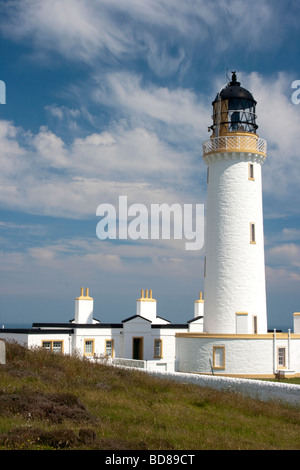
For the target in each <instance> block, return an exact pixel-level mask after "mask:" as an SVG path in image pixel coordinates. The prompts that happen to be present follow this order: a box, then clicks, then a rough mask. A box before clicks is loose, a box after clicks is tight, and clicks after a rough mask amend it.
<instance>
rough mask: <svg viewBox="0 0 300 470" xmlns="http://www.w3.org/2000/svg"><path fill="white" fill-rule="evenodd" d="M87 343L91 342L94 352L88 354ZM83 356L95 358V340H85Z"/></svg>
mask: <svg viewBox="0 0 300 470" xmlns="http://www.w3.org/2000/svg"><path fill="white" fill-rule="evenodd" d="M87 342H91V344H92V352H87V348H86V345H87ZM83 354H84V355H85V356H94V354H95V340H94V339H93V338H84V351H83Z"/></svg>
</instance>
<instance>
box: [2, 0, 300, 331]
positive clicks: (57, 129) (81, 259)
mask: <svg viewBox="0 0 300 470" xmlns="http://www.w3.org/2000/svg"><path fill="white" fill-rule="evenodd" d="M299 14H300V3H299V1H298V0H294V1H293V0H285V1H284V2H281V1H278V0H253V1H251V2H249V1H242V0H231V1H230V0H228V1H222V0H211V1H209V2H207V1H202V0H194V1H192V0H186V1H185V2H182V1H181V0H147V1H146V0H122V1H120V0H118V1H117V0H21V1H19V0H7V1H2V2H1V4H0V80H3V81H4V82H5V84H6V104H5V105H4V104H1V105H0V143H1V146H0V162H1V163H0V164H1V171H0V242H1V251H0V272H1V279H0V281H1V282H0V323H4V324H6V323H31V322H36V321H46V322H48V321H50V322H51V321H54V322H57V321H68V320H69V319H71V318H73V315H74V298H75V297H76V296H77V295H78V294H79V291H80V287H81V286H85V287H89V288H90V293H91V295H92V296H93V297H94V299H95V316H96V317H97V318H99V319H100V320H101V321H104V322H109V321H120V320H121V319H124V318H126V317H128V316H130V315H132V314H134V313H135V308H136V304H135V302H136V299H137V298H138V297H139V296H140V290H141V289H153V296H154V298H156V299H157V301H158V305H157V308H158V314H159V315H160V316H162V317H164V318H168V319H169V320H171V321H172V322H185V321H186V320H189V319H190V318H192V317H193V304H194V300H196V298H197V296H198V292H199V291H200V290H203V258H204V250H200V251H187V250H185V248H184V242H183V241H180V240H179V241H178V240H150V239H149V240H137V241H135V242H134V241H131V240H124V241H122V242H120V241H118V240H107V241H100V240H99V239H98V238H97V236H96V226H97V223H98V221H99V218H97V217H96V209H97V207H98V205H99V204H102V203H110V204H114V205H117V201H118V198H119V196H120V195H126V196H127V197H128V202H129V204H134V203H141V204H144V205H146V206H147V207H149V205H150V204H153V203H167V204H172V203H181V204H204V203H205V196H206V167H205V164H204V162H203V160H202V142H203V140H206V139H207V138H208V137H209V134H208V132H207V128H208V126H209V125H210V124H211V114H212V109H211V102H212V101H213V99H214V97H215V95H216V93H217V91H218V90H219V89H220V87H221V86H223V85H224V84H225V83H226V82H227V78H226V74H228V75H230V72H231V71H232V70H236V71H237V74H238V79H239V80H240V81H241V83H242V85H243V86H245V87H246V88H248V89H249V90H250V91H251V92H252V93H253V94H254V97H255V99H256V100H257V102H258V105H257V114H258V120H257V122H258V125H259V129H258V134H259V136H260V137H262V138H264V139H266V140H267V142H268V159H267V161H266V163H265V164H264V166H263V191H264V192H263V195H264V217H265V225H264V227H265V255H266V278H267V296H268V324H269V327H278V328H280V327H282V326H283V327H286V326H288V327H291V326H292V314H293V312H295V311H299V309H300V294H299V281H300V272H299V266H300V244H299V240H300V224H299V183H300V155H299V148H300V132H299V129H300V105H295V104H293V102H292V100H291V96H292V93H293V91H294V90H293V89H292V88H291V85H292V82H293V81H295V80H300V70H299V68H300V67H299V56H300V54H299V52H300V51H299V49H300V32H299Z"/></svg>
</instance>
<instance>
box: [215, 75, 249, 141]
mask: <svg viewBox="0 0 300 470" xmlns="http://www.w3.org/2000/svg"><path fill="white" fill-rule="evenodd" d="M240 85H241V84H240V82H238V81H237V77H236V72H232V78H231V82H229V83H228V84H227V85H226V86H225V87H224V88H222V90H221V91H220V92H219V93H218V94H217V96H216V98H215V100H214V101H213V103H212V105H213V116H212V118H213V125H212V126H211V127H209V130H212V131H213V134H212V136H211V137H219V136H224V135H231V134H232V133H243V134H244V133H251V134H256V129H257V128H258V126H257V125H256V114H255V106H256V101H255V100H254V98H253V96H252V94H251V93H250V92H249V91H248V90H246V89H245V88H243V87H241V86H240Z"/></svg>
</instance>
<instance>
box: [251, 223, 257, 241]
mask: <svg viewBox="0 0 300 470" xmlns="http://www.w3.org/2000/svg"><path fill="white" fill-rule="evenodd" d="M250 243H256V240H255V224H253V223H251V224H250Z"/></svg>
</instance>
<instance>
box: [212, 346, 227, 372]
mask: <svg viewBox="0 0 300 470" xmlns="http://www.w3.org/2000/svg"><path fill="white" fill-rule="evenodd" d="M213 367H214V369H225V346H214V347H213Z"/></svg>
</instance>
